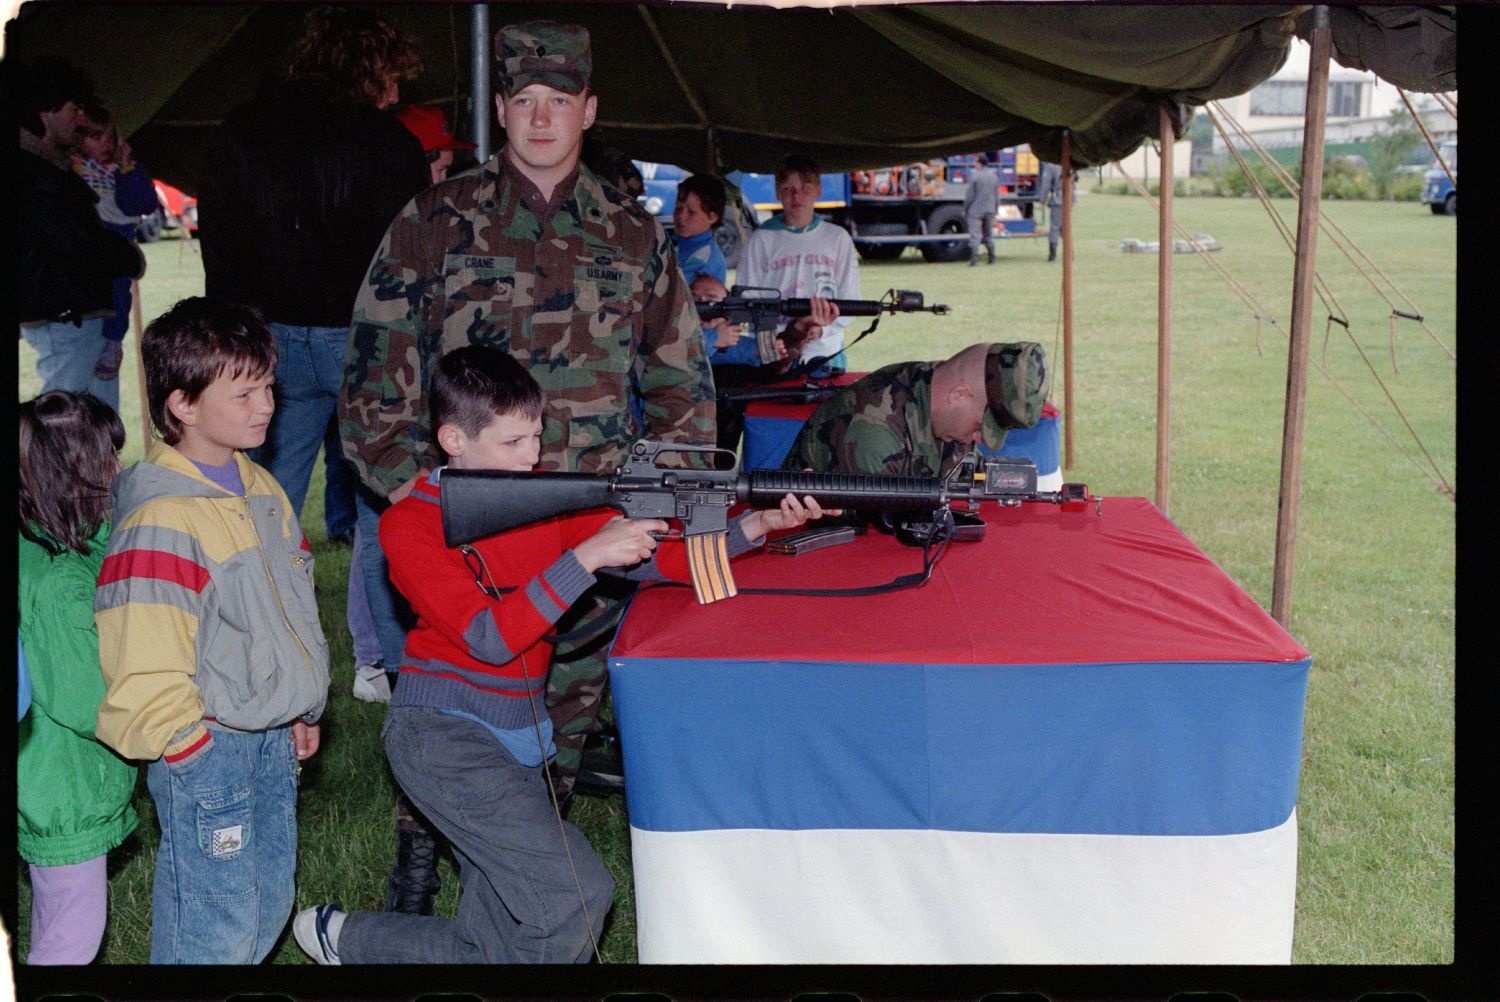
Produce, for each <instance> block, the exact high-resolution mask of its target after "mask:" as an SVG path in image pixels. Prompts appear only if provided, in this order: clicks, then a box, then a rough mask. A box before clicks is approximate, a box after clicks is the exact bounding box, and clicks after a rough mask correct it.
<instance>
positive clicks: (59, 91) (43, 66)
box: [0, 56, 96, 136]
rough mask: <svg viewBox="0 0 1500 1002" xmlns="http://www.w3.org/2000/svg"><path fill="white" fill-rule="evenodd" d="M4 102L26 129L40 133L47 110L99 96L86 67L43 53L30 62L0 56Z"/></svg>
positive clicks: (54, 109) (92, 99) (89, 100)
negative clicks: (96, 94)
mask: <svg viewBox="0 0 1500 1002" xmlns="http://www.w3.org/2000/svg"><path fill="white" fill-rule="evenodd" d="M0 77H3V84H0V86H3V90H4V92H5V106H6V107H7V108H9V109H10V111H11V113H12V114H13V115H15V116H16V122H17V124H19V125H20V126H21V127H22V128H23V129H25V130H26V131H27V132H30V133H31V134H33V135H37V136H40V135H41V134H42V132H43V128H42V115H41V113H42V112H44V111H56V110H57V109H58V108H61V107H62V106H63V105H65V104H67V103H68V102H69V101H73V102H76V103H77V104H79V105H84V104H87V103H89V102H91V101H94V100H96V99H95V97H94V81H93V79H92V78H91V77H90V76H89V75H88V74H87V73H86V72H84V71H83V70H81V69H79V68H78V67H76V66H74V65H73V64H72V63H70V62H68V61H67V60H66V59H62V58H60V57H58V56H44V57H42V58H40V59H38V60H36V61H35V62H32V63H29V64H22V63H16V62H15V60H14V59H13V58H6V59H4V60H0Z"/></svg>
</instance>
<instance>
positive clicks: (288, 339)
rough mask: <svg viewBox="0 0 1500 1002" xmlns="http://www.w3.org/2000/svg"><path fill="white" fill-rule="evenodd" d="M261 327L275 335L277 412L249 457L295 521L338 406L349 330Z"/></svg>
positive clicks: (340, 328)
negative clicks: (271, 483) (273, 483)
mask: <svg viewBox="0 0 1500 1002" xmlns="http://www.w3.org/2000/svg"><path fill="white" fill-rule="evenodd" d="M266 326H268V327H270V328H271V333H272V334H273V335H275V337H276V413H275V414H274V415H272V417H271V428H270V430H269V431H268V432H267V433H266V442H265V444H264V445H262V446H261V447H260V448H258V449H255V450H254V451H253V455H252V456H251V458H252V459H254V460H255V461H256V462H257V463H259V464H260V465H262V466H264V467H265V468H266V469H268V470H270V471H271V476H273V477H275V478H276V482H277V483H279V484H281V489H282V490H284V491H286V495H287V497H288V498H289V499H290V500H291V502H292V510H293V511H295V512H296V513H297V515H298V517H299V518H300V517H301V515H302V502H303V501H305V500H307V485H308V483H309V482H310V481H311V480H312V471H313V467H314V466H316V465H317V462H318V450H319V449H321V448H323V443H324V439H325V437H326V436H327V434H328V423H329V422H330V421H331V420H333V415H334V411H335V410H336V409H337V407H338V402H339V389H340V387H342V385H343V382H344V342H345V341H347V340H348V337H349V328H347V327H289V326H287V325H286V324H267V325H266Z"/></svg>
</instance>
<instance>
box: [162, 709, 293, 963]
mask: <svg viewBox="0 0 1500 1002" xmlns="http://www.w3.org/2000/svg"><path fill="white" fill-rule="evenodd" d="M212 734H213V739H214V744H213V747H212V748H210V749H208V751H207V752H206V753H202V754H200V755H199V756H198V758H197V759H196V760H189V761H188V762H187V764H186V765H184V766H182V767H180V768H179V767H176V766H170V765H168V764H167V763H166V761H165V760H164V759H157V760H156V761H155V762H152V763H151V764H150V765H148V766H147V767H146V785H147V787H148V788H149V789H150V790H151V797H152V799H153V800H155V801H156V819H157V822H158V823H159V824H160V825H161V846H160V848H159V849H158V850H157V853H156V875H155V879H154V881H153V884H152V890H151V963H153V964H258V963H260V962H261V961H262V960H264V959H265V958H266V956H267V955H268V954H270V952H271V948H272V947H273V946H275V945H276V940H277V939H278V938H279V937H280V936H281V932H282V930H283V929H285V928H286V923H287V920H288V919H289V918H290V917H291V914H292V903H293V898H294V886H293V874H294V871H295V869H296V863H297V753H296V750H295V748H294V747H293V744H292V729H291V727H289V726H288V727H277V728H275V729H273V730H269V731H257V732H254V733H248V734H246V733H240V732H237V731H225V730H219V729H217V728H216V729H214V730H213V731H212Z"/></svg>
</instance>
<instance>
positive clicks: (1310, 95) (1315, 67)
mask: <svg viewBox="0 0 1500 1002" xmlns="http://www.w3.org/2000/svg"><path fill="white" fill-rule="evenodd" d="M1313 19H1314V20H1313V31H1312V37H1311V39H1310V42H1311V44H1312V56H1311V59H1310V61H1309V63H1308V70H1307V113H1306V117H1305V118H1304V120H1303V128H1302V179H1301V184H1302V190H1301V193H1300V195H1299V197H1298V199H1297V252H1296V265H1295V269H1294V271H1293V277H1292V328H1291V334H1290V339H1291V343H1290V346H1289V347H1288V349H1287V367H1286V417H1285V421H1284V423H1283V426H1282V434H1281V490H1280V494H1279V495H1278V500H1277V508H1276V560H1275V567H1274V570H1273V573H1272V577H1271V616H1272V617H1273V618H1274V619H1275V620H1276V621H1277V622H1278V623H1280V624H1281V625H1282V627H1283V628H1287V629H1290V627H1291V618H1292V572H1293V566H1294V564H1295V562H1296V553H1297V504H1298V500H1299V496H1300V494H1301V489H1302V432H1303V426H1304V424H1305V423H1306V419H1307V364H1308V352H1309V345H1310V337H1309V329H1310V327H1311V324H1312V301H1313V278H1314V275H1315V270H1314V269H1315V267H1316V263H1317V256H1318V214H1319V211H1320V204H1319V198H1320V196H1321V193H1322V191H1323V126H1324V118H1325V116H1326V115H1327V111H1328V57H1329V51H1330V49H1331V48H1332V41H1331V34H1332V33H1331V31H1330V29H1329V27H1328V8H1327V7H1325V6H1322V5H1321V4H1320V5H1319V6H1317V7H1314V8H1313Z"/></svg>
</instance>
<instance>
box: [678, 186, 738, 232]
mask: <svg viewBox="0 0 1500 1002" xmlns="http://www.w3.org/2000/svg"><path fill="white" fill-rule="evenodd" d="M689 192H691V193H693V194H694V195H697V196H698V204H699V205H701V206H703V211H704V212H707V213H710V214H711V215H713V216H714V217H715V219H714V225H713V228H714V229H717V228H718V226H719V224H720V223H722V222H723V221H724V203H725V201H726V200H727V196H726V195H725V194H724V182H723V181H720V180H719V179H718V178H716V177H714V176H713V175H712V174H689V175H688V176H687V177H685V178H683V179H682V181H681V183H679V184H678V185H677V197H678V198H681V197H682V196H683V195H686V194H688V193H689Z"/></svg>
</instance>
